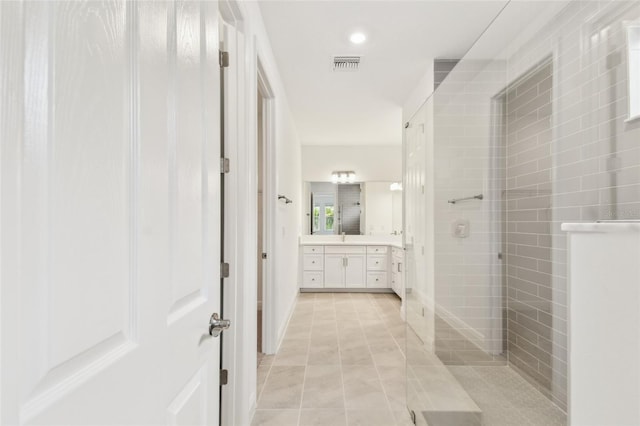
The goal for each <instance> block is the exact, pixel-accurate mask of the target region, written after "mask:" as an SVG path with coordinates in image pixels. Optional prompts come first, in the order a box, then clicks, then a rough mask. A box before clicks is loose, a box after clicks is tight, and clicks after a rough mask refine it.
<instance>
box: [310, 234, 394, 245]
mask: <svg viewBox="0 0 640 426" xmlns="http://www.w3.org/2000/svg"><path fill="white" fill-rule="evenodd" d="M299 242H300V245H303V246H391V247H397V248H402V236H401V235H389V236H387V235H382V236H377V235H346V236H345V240H344V241H342V237H341V236H340V235H335V236H333V235H303V236H301V237H300V239H299Z"/></svg>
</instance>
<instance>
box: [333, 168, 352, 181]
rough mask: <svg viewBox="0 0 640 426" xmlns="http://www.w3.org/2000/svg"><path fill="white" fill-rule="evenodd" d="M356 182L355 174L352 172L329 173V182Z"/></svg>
mask: <svg viewBox="0 0 640 426" xmlns="http://www.w3.org/2000/svg"><path fill="white" fill-rule="evenodd" d="M355 180H356V172H354V171H338V172H333V173H331V182H333V183H353V182H355Z"/></svg>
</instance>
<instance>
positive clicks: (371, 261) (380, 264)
mask: <svg viewBox="0 0 640 426" xmlns="http://www.w3.org/2000/svg"><path fill="white" fill-rule="evenodd" d="M367 270H369V271H386V270H387V256H386V255H384V254H383V255H377V254H370V255H368V256H367Z"/></svg>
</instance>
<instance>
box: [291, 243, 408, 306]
mask: <svg viewBox="0 0 640 426" xmlns="http://www.w3.org/2000/svg"><path fill="white" fill-rule="evenodd" d="M403 263H404V251H403V250H402V243H401V240H400V237H399V236H392V237H390V238H389V237H374V236H347V237H346V238H344V239H343V238H342V237H340V236H322V237H319V236H303V237H301V238H300V262H299V264H300V274H299V277H300V279H299V282H300V290H301V291H302V292H313V291H368V292H395V293H396V294H397V295H398V296H400V297H402V293H403V288H404V286H403V280H402V270H403Z"/></svg>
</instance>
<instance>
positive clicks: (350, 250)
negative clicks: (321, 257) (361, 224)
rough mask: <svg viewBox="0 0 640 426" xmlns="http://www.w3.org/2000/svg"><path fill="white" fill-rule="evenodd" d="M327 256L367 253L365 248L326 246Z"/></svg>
mask: <svg viewBox="0 0 640 426" xmlns="http://www.w3.org/2000/svg"><path fill="white" fill-rule="evenodd" d="M324 252H325V253H326V254H364V253H366V252H367V248H366V247H365V246H326V247H325V248H324Z"/></svg>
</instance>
